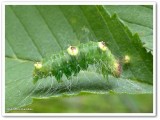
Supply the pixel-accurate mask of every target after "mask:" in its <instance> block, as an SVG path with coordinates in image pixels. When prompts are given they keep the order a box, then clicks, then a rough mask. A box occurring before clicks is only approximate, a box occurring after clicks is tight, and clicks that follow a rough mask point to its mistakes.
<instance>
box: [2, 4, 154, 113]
mask: <svg viewBox="0 0 160 120" xmlns="http://www.w3.org/2000/svg"><path fill="white" fill-rule="evenodd" d="M5 10H6V14H5V17H6V22H5V24H6V29H5V30H6V36H5V37H6V39H5V45H6V53H5V54H6V62H5V64H6V65H5V77H6V78H5V79H6V80H5V86H6V87H5V91H6V93H5V96H6V97H5V100H6V105H5V107H6V111H9V110H11V108H18V107H22V106H25V105H27V104H30V103H31V102H32V98H33V97H34V98H37V97H38V98H39V97H40V98H44V97H51V96H62V95H69V96H73V95H76V94H78V95H79V94H81V93H84V92H85V93H87V94H89V93H94V94H113V93H114V94H122V93H127V94H144V93H145V94H149V93H152V92H153V90H152V82H153V79H152V78H153V75H152V74H153V70H152V69H153V65H152V61H153V60H152V59H153V58H152V55H151V54H150V53H147V52H146V50H145V49H144V48H143V46H142V43H141V41H140V39H139V36H138V35H137V34H135V35H134V36H133V35H132V33H131V32H130V30H129V29H128V28H127V27H125V26H124V25H123V24H122V23H121V22H120V21H119V19H118V18H117V17H116V15H114V16H112V17H110V16H109V14H108V13H107V12H106V11H105V9H104V7H103V6H6V8H5ZM93 13H94V14H93ZM89 40H93V41H102V40H104V41H107V44H108V47H109V48H110V49H111V50H112V52H113V53H114V54H115V55H116V56H117V57H118V58H119V59H121V58H122V57H124V55H126V54H127V55H129V56H130V57H131V64H130V66H128V67H127V68H124V69H123V74H122V77H121V78H119V79H117V78H114V77H112V76H110V77H109V79H108V81H107V80H106V79H104V78H103V77H102V76H101V75H100V74H98V73H95V72H94V71H93V70H92V71H81V73H80V74H79V75H78V76H77V77H73V78H72V80H67V79H66V78H65V77H64V79H63V82H62V83H58V82H57V81H56V80H55V79H54V78H53V77H48V78H47V79H45V80H44V79H42V80H39V81H38V83H37V84H36V85H34V84H33V81H32V72H33V68H34V65H33V64H34V62H35V61H40V60H41V59H42V58H44V57H46V56H49V55H51V54H54V53H57V52H59V51H61V50H64V49H66V48H67V47H68V46H69V45H78V44H79V43H80V42H82V43H85V42H87V41H89Z"/></svg>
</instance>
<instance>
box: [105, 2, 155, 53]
mask: <svg viewBox="0 0 160 120" xmlns="http://www.w3.org/2000/svg"><path fill="white" fill-rule="evenodd" d="M152 7H153V6H152V5H150V6H147V5H146V6H145V5H144V6H140V5H139V6H136V5H131V6H127V5H121V6H117V5H110V6H105V9H106V11H107V12H109V13H110V14H111V15H113V14H114V13H116V14H117V15H118V16H119V19H120V21H121V22H123V23H124V24H125V25H126V26H128V28H129V29H130V30H131V31H132V33H138V35H139V37H140V39H141V41H142V42H143V43H144V47H145V48H146V49H147V51H153V42H152V41H153V9H152Z"/></svg>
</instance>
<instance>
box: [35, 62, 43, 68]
mask: <svg viewBox="0 0 160 120" xmlns="http://www.w3.org/2000/svg"><path fill="white" fill-rule="evenodd" d="M34 67H35V68H36V69H41V68H42V63H40V62H36V63H35V64H34Z"/></svg>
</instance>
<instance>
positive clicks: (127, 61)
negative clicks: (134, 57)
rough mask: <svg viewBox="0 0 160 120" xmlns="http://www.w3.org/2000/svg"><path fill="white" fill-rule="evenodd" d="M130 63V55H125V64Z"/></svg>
mask: <svg viewBox="0 0 160 120" xmlns="http://www.w3.org/2000/svg"><path fill="white" fill-rule="evenodd" d="M129 62H130V57H129V56H128V55H125V57H124V63H129Z"/></svg>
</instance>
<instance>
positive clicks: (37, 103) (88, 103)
mask: <svg viewBox="0 0 160 120" xmlns="http://www.w3.org/2000/svg"><path fill="white" fill-rule="evenodd" d="M11 112H12V113H17V112H18V113H26V112H27V113H152V112H153V96H152V95H151V94H150V95H149V94H139V95H127V94H122V95H114V94H113V95H87V96H85V95H84V96H72V97H57V98H56V97H53V98H50V99H43V98H42V99H33V103H32V104H31V105H28V106H26V107H23V108H22V110H13V111H11Z"/></svg>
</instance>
